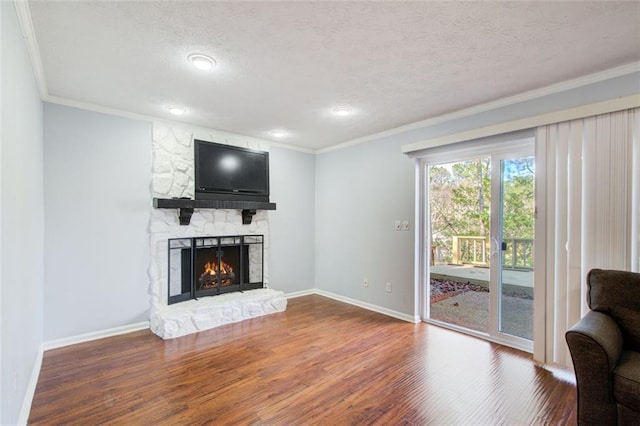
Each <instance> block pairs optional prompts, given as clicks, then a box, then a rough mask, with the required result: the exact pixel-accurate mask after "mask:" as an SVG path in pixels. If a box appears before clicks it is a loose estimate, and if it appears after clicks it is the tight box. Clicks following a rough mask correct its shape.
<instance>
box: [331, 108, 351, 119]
mask: <svg viewBox="0 0 640 426" xmlns="http://www.w3.org/2000/svg"><path fill="white" fill-rule="evenodd" d="M352 112H353V110H352V109H351V107H348V106H339V107H335V108H334V109H333V113H334V114H335V115H337V116H338V117H346V116H347V115H350V114H351V113H352Z"/></svg>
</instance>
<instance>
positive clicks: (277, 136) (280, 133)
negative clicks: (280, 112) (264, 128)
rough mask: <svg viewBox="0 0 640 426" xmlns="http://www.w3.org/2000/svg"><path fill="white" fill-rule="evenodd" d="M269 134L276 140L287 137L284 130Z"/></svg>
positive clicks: (272, 131)
mask: <svg viewBox="0 0 640 426" xmlns="http://www.w3.org/2000/svg"><path fill="white" fill-rule="evenodd" d="M269 134H270V135H271V136H273V137H274V138H283V137H285V136H287V132H285V131H284V130H271V131H270V132H269Z"/></svg>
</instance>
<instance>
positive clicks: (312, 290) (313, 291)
mask: <svg viewBox="0 0 640 426" xmlns="http://www.w3.org/2000/svg"><path fill="white" fill-rule="evenodd" d="M312 294H316V289H315V288H310V289H308V290H302V291H294V292H293V293H286V294H285V295H284V297H285V298H287V299H294V298H296V297H302V296H310V295H312Z"/></svg>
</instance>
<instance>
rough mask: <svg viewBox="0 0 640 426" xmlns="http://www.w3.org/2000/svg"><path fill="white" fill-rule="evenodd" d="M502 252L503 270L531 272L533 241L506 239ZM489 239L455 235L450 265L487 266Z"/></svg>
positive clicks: (527, 239)
mask: <svg viewBox="0 0 640 426" xmlns="http://www.w3.org/2000/svg"><path fill="white" fill-rule="evenodd" d="M504 243H505V244H506V250H503V252H502V267H503V268H504V269H523V270H533V239H530V238H506V239H505V240H504ZM490 250H491V248H490V246H489V238H488V237H478V236H463V235H455V236H453V239H452V263H454V264H471V265H483V266H489V253H490Z"/></svg>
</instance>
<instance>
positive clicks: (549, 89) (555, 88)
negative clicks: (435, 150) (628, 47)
mask: <svg viewBox="0 0 640 426" xmlns="http://www.w3.org/2000/svg"><path fill="white" fill-rule="evenodd" d="M634 72H640V62H632V63H630V64H626V65H622V66H619V67H615V68H610V69H608V70H605V71H601V72H597V73H594V74H589V75H585V76H582V77H578V78H574V79H572V80H567V81H563V82H561V83H557V84H552V85H551V86H546V87H543V88H540V89H535V90H531V91H529V92H524V93H520V94H518V95H514V96H509V97H506V98H502V99H498V100H496V101H492V102H487V103H484V104H480V105H476V106H473V107H470V108H465V109H461V110H458V111H455V112H452V113H448V114H443V115H439V116H437V117H433V118H428V119H426V120H422V121H417V122H415V123H411V124H407V125H404V126H400V127H395V128H393V129H389V130H385V131H383V132H379V133H374V134H372V135H368V136H364V137H361V138H358V139H353V140H350V141H347V142H343V143H340V144H337V145H333V146H330V147H327V148H322V149H318V150H316V154H324V153H325V152H330V151H335V150H338V149H343V148H347V147H350V146H354V145H359V144H361V143H365V142H370V141H372V140H375V139H380V138H383V137H387V136H393V135H397V134H400V133H404V132H408V131H411V130H416V129H420V128H424V127H430V126H435V125H436V124H440V123H444V122H447V121H452V120H456V119H459V118H464V117H468V116H471V115H475V114H479V113H481V112H486V111H490V110H493V109H498V108H502V107H506V106H510V105H514V104H517V103H520V102H526V101H531V100H534V99H538V98H541V97H543V96H548V95H553V94H556V93H560V92H564V91H567V90H571V89H577V88H579V87H583V86H587V85H589V84H593V83H598V82H601V81H605V80H610V79H612V78H616V77H622V76H624V75H627V74H632V73H634Z"/></svg>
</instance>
